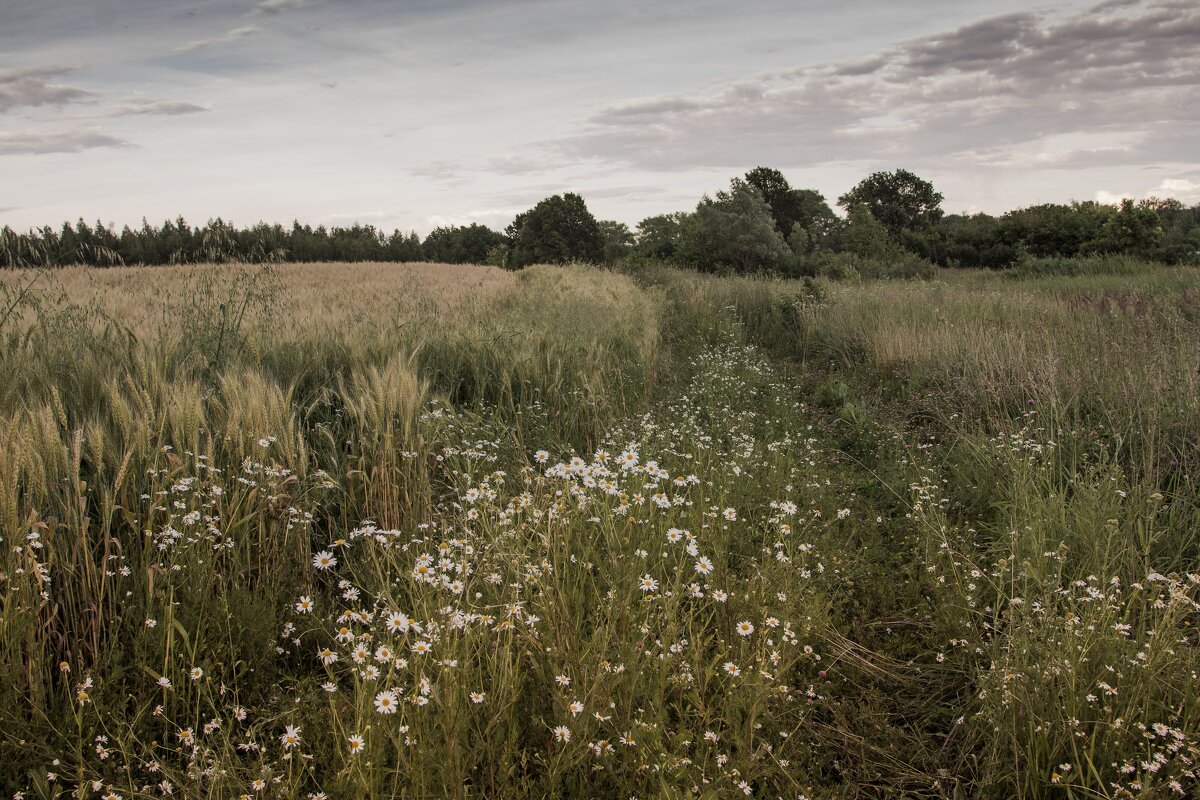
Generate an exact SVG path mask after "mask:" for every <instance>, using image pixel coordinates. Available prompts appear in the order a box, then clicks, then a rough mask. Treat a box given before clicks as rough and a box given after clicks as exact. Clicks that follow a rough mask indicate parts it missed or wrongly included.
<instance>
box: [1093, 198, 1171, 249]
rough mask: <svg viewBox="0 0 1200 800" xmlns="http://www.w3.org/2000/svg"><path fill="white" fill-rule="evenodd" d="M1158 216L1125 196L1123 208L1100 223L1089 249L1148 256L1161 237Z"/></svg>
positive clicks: (1161, 232)
mask: <svg viewBox="0 0 1200 800" xmlns="http://www.w3.org/2000/svg"><path fill="white" fill-rule="evenodd" d="M1162 235H1163V229H1162V225H1161V224H1160V220H1159V216H1158V214H1156V213H1155V212H1154V210H1153V209H1150V208H1146V207H1145V206H1140V205H1139V206H1135V205H1134V204H1133V201H1132V200H1130V199H1129V198H1126V199H1124V200H1122V201H1121V206H1120V208H1119V209H1118V210H1117V211H1116V213H1114V214H1110V215H1109V217H1108V219H1106V220H1105V221H1104V223H1103V224H1102V225H1101V226H1100V232H1099V235H1098V236H1097V237H1096V239H1095V240H1094V241H1092V242H1089V243H1088V245H1087V249H1088V250H1089V251H1092V252H1097V253H1129V254H1131V255H1141V256H1148V255H1149V254H1150V252H1151V251H1153V250H1154V249H1155V247H1157V245H1158V243H1159V240H1160V239H1161V238H1162Z"/></svg>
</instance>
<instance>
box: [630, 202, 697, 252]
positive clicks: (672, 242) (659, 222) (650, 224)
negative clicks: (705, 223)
mask: <svg viewBox="0 0 1200 800" xmlns="http://www.w3.org/2000/svg"><path fill="white" fill-rule="evenodd" d="M686 216H687V214H685V213H683V212H676V213H674V214H657V215H655V216H653V217H646V218H645V219H644V220H642V221H641V222H639V223H638V226H637V249H638V251H639V252H640V253H643V254H645V255H647V256H650V257H652V258H661V259H664V260H665V259H669V258H671V257H672V256H674V255H675V251H676V250H678V249H679V226H680V224H681V223H682V222H683V219H684V218H685V217H686Z"/></svg>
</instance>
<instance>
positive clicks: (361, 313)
mask: <svg viewBox="0 0 1200 800" xmlns="http://www.w3.org/2000/svg"><path fill="white" fill-rule="evenodd" d="M262 272H263V268H262V267H260V266H241V265H212V264H206V265H197V266H184V267H180V266H165V267H108V268H96V267H68V268H64V269H60V270H56V271H55V272H53V273H52V274H50V275H48V276H47V277H46V278H43V279H42V281H41V284H40V286H39V288H40V289H41V291H43V292H49V293H52V294H55V295H57V296H58V297H59V298H61V299H62V300H64V301H66V302H67V303H69V304H71V305H74V306H90V307H94V308H96V309H97V310H99V311H100V312H102V313H103V314H104V315H106V316H109V317H111V318H112V319H114V320H116V321H117V322H119V323H120V324H121V325H122V326H124V327H128V328H129V329H130V330H132V331H133V332H134V333H135V334H138V335H146V334H147V333H150V332H152V331H154V330H156V329H157V328H158V326H159V325H160V324H165V325H166V326H167V327H168V328H169V327H170V326H171V315H172V313H173V312H174V311H175V309H176V307H177V305H178V303H179V300H180V298H181V297H183V296H186V295H187V294H189V293H201V294H203V293H204V292H206V291H207V290H210V289H218V287H230V286H234V285H237V283H238V280H239V279H242V280H248V279H250V278H252V277H253V276H256V275H260V274H261V273H262ZM270 272H271V275H272V276H273V279H274V281H273V282H274V283H275V285H276V287H277V288H278V290H280V291H279V292H278V294H279V296H280V297H281V298H282V302H281V304H280V305H279V307H278V309H277V310H278V311H279V313H278V315H277V317H276V320H275V322H276V323H277V324H278V325H280V326H281V328H283V329H289V328H291V327H292V326H293V325H294V324H296V323H297V322H299V321H300V320H303V325H304V326H309V325H311V324H312V323H313V321H314V319H315V320H317V321H330V322H332V321H337V322H339V323H349V322H352V321H358V322H369V321H372V320H374V321H378V320H380V319H387V318H390V319H395V318H396V316H397V313H398V312H400V311H404V310H408V311H411V310H415V309H422V308H423V309H427V310H435V311H439V312H445V311H449V310H452V309H458V308H462V307H463V306H468V305H472V304H474V303H477V302H479V301H480V300H482V299H484V298H487V297H490V296H491V295H493V294H495V292H497V291H498V290H500V289H502V288H504V287H510V286H512V285H513V283H514V281H515V280H516V278H515V276H514V275H513V273H511V272H506V271H505V270H502V269H500V268H498V267H488V266H476V265H470V264H435V263H429V262H419V263H410V264H393V263H376V262H364V263H354V264H351V263H346V262H326V263H316V264H280V265H277V266H274V267H271V268H270ZM32 277H33V273H31V272H29V271H28V270H10V271H7V272H5V273H3V274H0V286H17V285H23V284H24V283H26V282H27V281H29V280H30V279H31V278H32ZM331 290H333V291H331ZM314 310H319V312H320V313H317V314H314ZM404 316H407V314H405V315H404ZM30 321H31V315H30V314H26V315H25V316H24V318H23V319H22V320H19V321H18V322H17V325H18V326H21V325H25V326H27V325H28V324H29V323H30Z"/></svg>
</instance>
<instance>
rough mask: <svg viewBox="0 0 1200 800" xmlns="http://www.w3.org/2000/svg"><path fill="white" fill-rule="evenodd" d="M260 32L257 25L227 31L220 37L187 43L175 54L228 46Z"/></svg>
mask: <svg viewBox="0 0 1200 800" xmlns="http://www.w3.org/2000/svg"><path fill="white" fill-rule="evenodd" d="M261 31H262V28H260V27H258V26H257V25H243V26H241V27H239V28H234V29H233V30H230V31H228V32H227V33H224V34H222V35H221V36H214V37H212V38H211V39H197V40H196V41H193V42H188V43H187V44H185V45H183V46H182V47H179V48H177V49H176V51H175V52H177V53H192V52H195V51H197V50H203V49H204V48H206V47H212V46H213V45H218V44H229V43H231V42H236V41H238V40H240V39H245V38H246V37H247V36H253V35H254V34H256V33H260V32H261Z"/></svg>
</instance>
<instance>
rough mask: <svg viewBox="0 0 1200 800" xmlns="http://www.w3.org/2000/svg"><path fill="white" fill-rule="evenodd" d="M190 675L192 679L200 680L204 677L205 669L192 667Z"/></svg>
mask: <svg viewBox="0 0 1200 800" xmlns="http://www.w3.org/2000/svg"><path fill="white" fill-rule="evenodd" d="M188 676H189V677H190V678H191V679H192V680H194V681H198V680H200V679H201V678H203V677H204V670H202V669H200V668H199V667H192V670H191V672H189V673H188Z"/></svg>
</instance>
